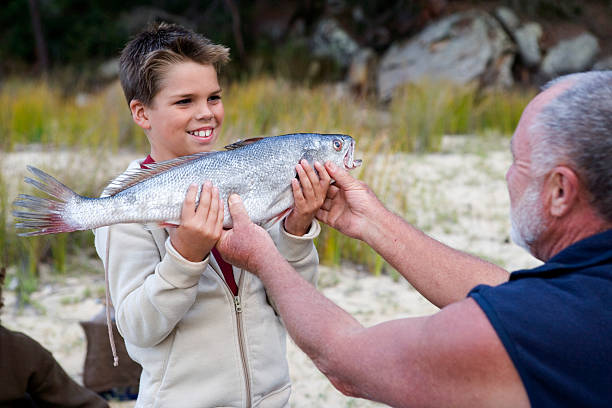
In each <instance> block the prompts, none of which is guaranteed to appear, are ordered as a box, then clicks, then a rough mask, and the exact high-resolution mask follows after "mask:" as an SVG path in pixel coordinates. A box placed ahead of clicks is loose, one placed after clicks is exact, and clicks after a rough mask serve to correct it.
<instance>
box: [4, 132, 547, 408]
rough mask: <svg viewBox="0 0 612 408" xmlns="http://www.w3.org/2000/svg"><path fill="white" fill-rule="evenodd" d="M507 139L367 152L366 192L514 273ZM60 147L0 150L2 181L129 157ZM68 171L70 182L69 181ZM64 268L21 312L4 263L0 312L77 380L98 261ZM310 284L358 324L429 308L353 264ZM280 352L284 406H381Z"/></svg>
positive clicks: (516, 254) (525, 260)
mask: <svg viewBox="0 0 612 408" xmlns="http://www.w3.org/2000/svg"><path fill="white" fill-rule="evenodd" d="M507 146H508V145H507V141H499V142H495V143H493V144H491V143H488V144H478V142H477V141H476V142H474V141H473V138H460V137H450V138H446V139H445V144H444V148H443V151H442V152H441V153H437V154H427V155H411V154H396V155H392V156H387V157H384V158H369V161H366V162H364V166H368V167H367V169H368V171H369V172H375V173H376V174H381V175H383V174H384V177H386V178H391V180H392V182H391V183H390V187H385V188H384V191H382V190H383V189H382V188H379V187H380V186H381V185H382V182H380V183H379V182H377V181H376V180H377V179H376V178H372V179H370V182H371V185H372V187H373V189H374V190H375V191H376V192H377V194H378V195H379V197H381V199H382V200H383V202H384V203H385V204H386V205H387V206H388V207H389V208H390V209H392V210H394V211H397V212H402V211H403V212H402V214H403V215H404V216H405V217H406V218H407V219H408V220H409V221H411V222H413V223H414V224H415V225H416V226H418V227H419V228H421V229H423V230H425V231H426V232H427V233H429V234H430V235H432V236H434V237H435V238H436V239H438V240H440V241H442V242H444V243H446V244H448V245H451V246H453V247H455V248H458V249H461V250H465V251H468V252H470V253H473V254H476V255H479V256H482V257H485V258H486V259H488V260H491V261H494V262H496V263H497V264H499V265H501V266H503V267H505V268H507V269H509V270H515V269H520V268H528V267H533V266H535V265H538V264H539V262H538V261H537V260H535V259H534V258H533V257H531V256H530V255H529V254H527V253H526V252H525V251H523V250H522V249H520V248H518V247H516V246H515V245H513V244H512V243H511V242H510V241H509V233H508V230H509V221H508V212H509V202H508V197H507V192H506V187H505V180H504V174H505V171H506V169H507V168H508V166H509V165H510V155H509V153H508V151H507V150H508V148H507ZM59 153H60V156H58V155H57V154H56V155H53V154H49V152H43V151H42V150H41V151H38V152H36V151H34V152H32V151H27V152H18V153H11V154H3V155H2V161H1V163H2V172H3V176H4V178H5V180H13V181H14V180H18V179H21V178H22V177H23V175H24V174H25V164H36V165H37V166H39V167H41V168H43V169H45V170H47V171H51V172H52V173H54V174H58V173H66V172H72V174H75V171H74V170H75V169H78V170H79V171H81V172H82V171H87V172H90V173H91V174H90V176H92V177H93V178H94V179H95V181H94V182H93V183H97V184H96V185H100V186H101V185H103V184H104V181H105V180H108V179H109V178H110V175H113V174H117V173H119V172H120V171H121V170H122V169H123V168H124V167H125V166H126V164H127V163H128V162H129V161H130V160H131V159H133V158H135V157H138V155H136V154H134V153H130V152H123V153H121V154H119V155H117V156H116V157H115V159H114V162H113V168H104V169H102V170H100V169H99V167H96V166H93V167H95V169H92V166H91V163H92V159H91V158H87V157H84V156H83V155H75V153H74V152H72V153H71V152H59ZM364 171H365V167H364ZM77 173H78V172H77ZM381 177H383V176H381ZM77 178H78V176H75V178H74V179H73V181H74V182H77V181H78V180H77ZM381 180H382V178H381ZM62 181H64V180H62ZM66 184H68V185H71V186H73V184H70V183H66ZM19 188H20V186H19V184H18V183H14V184H12V185H10V186H9V191H8V195H9V199H10V200H12V199H13V198H14V196H15V195H16V193H17V190H19ZM77 191H78V190H77ZM405 208H408V210H407V211H406V210H405ZM402 209H403V210H402ZM71 265H80V267H74V266H73V268H72V269H71V270H70V271H68V272H67V274H66V275H65V276H57V275H55V274H53V275H52V274H50V273H49V272H48V271H47V270H46V269H45V268H43V270H41V283H40V285H39V289H38V290H37V291H36V292H35V293H33V294H32V300H33V303H34V306H27V307H25V308H23V309H21V310H20V309H18V308H17V306H16V302H17V299H16V296H15V293H14V292H13V290H12V289H14V286H12V285H14V284H12V283H11V278H10V276H11V271H10V270H9V278H8V279H7V287H6V289H5V293H4V298H5V304H6V305H5V308H4V310H3V313H2V316H1V319H2V324H4V325H5V326H6V327H8V328H10V329H13V330H18V331H22V332H24V333H26V334H28V335H30V336H31V337H33V338H34V339H36V340H37V341H39V342H40V343H41V344H43V345H44V346H45V347H46V348H48V349H49V350H50V351H51V352H52V353H53V355H54V356H55V358H56V359H57V360H58V361H59V362H60V364H61V365H62V366H63V367H64V369H65V370H66V371H67V372H68V373H69V374H70V375H71V376H72V377H73V378H74V379H75V380H77V381H79V382H80V381H81V376H82V371H83V361H84V357H85V348H86V344H85V336H84V333H83V330H82V329H81V327H80V326H79V321H81V320H88V319H90V318H92V317H93V316H94V315H96V314H97V313H98V312H100V310H101V309H102V303H101V294H103V287H104V282H103V276H102V273H101V272H100V271H101V264H100V262H99V261H98V260H97V259H90V258H83V259H79V260H77V261H76V262H72V263H71ZM92 271H94V272H92ZM392 276H393V277H392ZM319 287H320V290H321V292H322V293H323V294H324V295H325V296H327V297H329V298H330V299H332V300H333V301H334V302H336V303H337V304H338V305H340V306H341V307H342V308H344V309H345V310H347V311H348V312H349V313H351V314H352V315H353V316H354V317H355V318H356V319H357V320H359V321H360V322H361V323H362V324H364V325H365V326H371V325H374V324H377V323H379V322H383V321H386V320H390V319H397V318H403V317H410V316H422V315H428V314H432V313H435V312H436V311H437V308H436V307H435V306H433V305H432V304H431V303H429V302H428V301H427V300H426V299H424V298H423V297H422V296H421V295H420V294H419V293H418V292H416V291H415V290H414V289H413V288H412V287H411V286H410V285H409V284H408V283H407V282H406V281H404V280H403V279H402V278H398V276H397V275H396V274H383V275H381V276H378V277H375V276H373V275H372V274H371V273H369V271H367V270H364V268H363V267H359V266H355V265H350V264H343V265H342V266H340V267H329V266H321V278H320V281H319ZM288 358H289V364H290V370H291V377H292V380H293V382H294V391H293V394H292V397H291V404H292V406H293V407H298V408H302V407H313V408H314V407H323V406H325V407H378V406H383V405H381V404H376V403H372V402H369V401H364V400H361V399H354V398H349V397H346V396H344V395H342V394H341V393H339V392H338V391H336V390H335V389H334V388H333V386H332V385H331V384H330V383H329V381H328V380H327V379H326V378H325V377H324V376H323V375H322V374H321V373H320V372H319V371H318V370H317V369H316V368H315V367H314V365H313V364H312V362H311V361H310V360H309V359H308V358H307V357H306V356H305V355H304V353H302V352H301V351H300V350H299V349H298V348H297V347H296V346H295V345H294V344H293V342H291V341H290V342H289V343H288ZM133 405H134V403H133V402H122V403H118V402H117V403H113V404H112V406H114V407H132V406H133Z"/></svg>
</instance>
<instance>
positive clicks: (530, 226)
mask: <svg viewBox="0 0 612 408" xmlns="http://www.w3.org/2000/svg"><path fill="white" fill-rule="evenodd" d="M537 184H538V183H536V182H532V183H531V184H530V185H529V186H528V187H527V188H526V189H525V192H524V193H523V196H522V197H521V199H520V201H519V202H518V204H517V205H516V207H515V208H510V224H511V228H510V238H511V239H512V241H513V242H514V243H515V244H517V245H518V246H520V247H522V248H524V249H525V250H527V252H529V253H530V254H532V255H533V251H532V247H533V244H534V243H535V242H536V241H537V240H538V238H539V237H540V235H541V234H542V232H544V229H545V223H544V219H543V217H542V203H541V202H540V190H539V188H538V185H537Z"/></svg>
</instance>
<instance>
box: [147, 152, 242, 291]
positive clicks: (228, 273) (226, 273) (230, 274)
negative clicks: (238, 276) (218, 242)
mask: <svg viewBox="0 0 612 408" xmlns="http://www.w3.org/2000/svg"><path fill="white" fill-rule="evenodd" d="M150 163H155V160H153V158H152V157H151V155H148V156H147V157H146V158H145V159H144V160H143V161H142V163H140V167H141V168H143V169H148V167H147V166H146V165H147V164H150ZM211 252H212V255H213V257H214V258H215V260H216V261H217V263H218V264H219V267H220V268H221V271H222V272H223V278H224V279H225V282H226V283H227V286H229V288H230V290H231V291H232V293H233V294H234V296H237V295H238V285H236V280H235V279H234V270H233V268H232V265H230V264H228V263H227V262H225V260H224V259H223V258H222V257H221V254H219V251H217V248H216V247H214V248H213V249H212V250H211Z"/></svg>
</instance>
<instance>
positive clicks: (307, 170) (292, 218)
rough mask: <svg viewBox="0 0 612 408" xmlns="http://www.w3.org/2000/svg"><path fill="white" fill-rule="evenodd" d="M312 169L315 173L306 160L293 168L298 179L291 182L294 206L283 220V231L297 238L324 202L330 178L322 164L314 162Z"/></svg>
mask: <svg viewBox="0 0 612 408" xmlns="http://www.w3.org/2000/svg"><path fill="white" fill-rule="evenodd" d="M314 167H315V169H316V170H317V171H316V172H315V170H314V169H313V168H312V167H310V165H309V164H308V161H306V160H301V161H300V164H298V165H297V166H295V170H296V171H297V174H298V177H299V181H298V180H296V179H294V180H292V181H291V188H292V189H293V199H294V201H295V204H294V207H293V210H292V211H291V213H290V214H289V215H288V216H287V218H285V231H287V232H288V233H290V234H293V235H299V236H301V235H304V234H306V233H307V232H308V229H309V228H310V224H311V223H312V220H313V219H314V217H315V215H316V213H317V211H318V210H319V208H321V206H322V205H323V202H324V201H325V196H326V195H327V189H328V188H329V183H330V182H331V178H330V177H329V174H328V173H327V170H326V169H325V167H324V166H323V165H322V164H320V163H318V162H315V164H314ZM317 172H318V173H319V174H318V175H317Z"/></svg>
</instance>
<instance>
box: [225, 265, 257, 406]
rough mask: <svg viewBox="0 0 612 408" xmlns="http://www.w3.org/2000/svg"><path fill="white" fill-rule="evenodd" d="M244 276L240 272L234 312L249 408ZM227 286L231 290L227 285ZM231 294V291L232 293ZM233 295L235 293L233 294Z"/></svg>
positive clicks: (242, 271)
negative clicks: (243, 316)
mask: <svg viewBox="0 0 612 408" xmlns="http://www.w3.org/2000/svg"><path fill="white" fill-rule="evenodd" d="M243 276H244V270H241V271H240V278H238V295H236V296H234V310H235V311H236V324H237V326H238V343H239V345H240V359H241V360H242V369H243V370H244V381H245V385H246V397H247V405H246V406H247V408H250V407H251V376H250V373H249V365H248V361H247V359H246V345H245V344H244V332H243V324H242V303H241V301H240V290H241V289H242V277H243ZM225 286H226V287H227V288H228V290H229V286H227V283H226V284H225ZM230 292H231V291H230ZM232 295H233V293H232Z"/></svg>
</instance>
